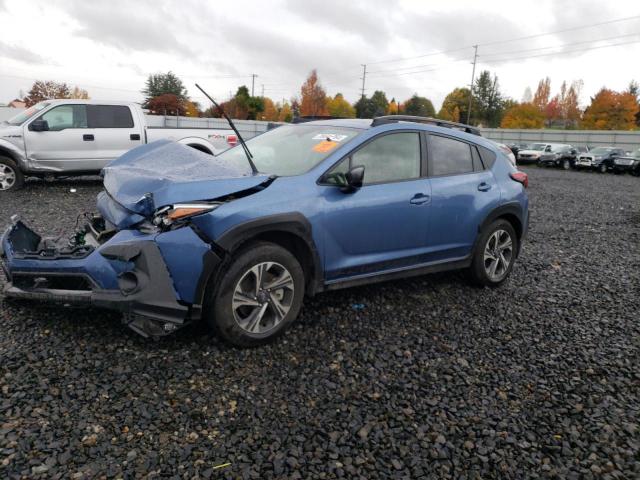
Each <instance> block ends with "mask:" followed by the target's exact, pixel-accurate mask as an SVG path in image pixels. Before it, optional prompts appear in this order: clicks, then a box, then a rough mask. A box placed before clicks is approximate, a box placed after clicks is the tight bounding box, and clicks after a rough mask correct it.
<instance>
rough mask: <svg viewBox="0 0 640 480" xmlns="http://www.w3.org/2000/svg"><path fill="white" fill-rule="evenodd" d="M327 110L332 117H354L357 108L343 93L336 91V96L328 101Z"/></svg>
mask: <svg viewBox="0 0 640 480" xmlns="http://www.w3.org/2000/svg"><path fill="white" fill-rule="evenodd" d="M327 110H328V111H329V115H331V116H332V117H339V118H354V117H355V116H356V109H355V108H353V106H351V104H350V103H349V102H347V101H346V100H345V99H344V97H343V96H342V94H341V93H336V96H335V97H333V98H331V99H329V100H328V101H327Z"/></svg>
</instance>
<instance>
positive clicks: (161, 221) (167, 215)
mask: <svg viewBox="0 0 640 480" xmlns="http://www.w3.org/2000/svg"><path fill="white" fill-rule="evenodd" d="M220 205H221V204H220V203H204V202H203V203H176V204H175V205H169V206H166V207H163V208H160V209H159V210H157V211H156V213H155V215H154V217H153V224H154V225H158V226H166V227H168V226H169V225H173V224H174V223H177V222H181V221H183V220H186V219H188V218H191V217H195V216H196V215H202V214H203V213H209V212H211V211H213V210H215V209H216V208H218V207H219V206H220Z"/></svg>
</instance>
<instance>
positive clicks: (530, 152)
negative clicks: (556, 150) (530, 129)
mask: <svg viewBox="0 0 640 480" xmlns="http://www.w3.org/2000/svg"><path fill="white" fill-rule="evenodd" d="M521 153H525V154H527V155H531V154H535V155H542V154H543V153H545V152H543V151H541V150H518V155H519V154H521ZM547 153H549V152H547Z"/></svg>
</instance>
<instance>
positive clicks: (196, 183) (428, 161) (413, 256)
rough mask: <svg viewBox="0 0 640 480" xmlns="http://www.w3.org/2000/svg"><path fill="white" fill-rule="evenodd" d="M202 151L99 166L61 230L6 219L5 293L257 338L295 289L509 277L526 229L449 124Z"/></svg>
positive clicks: (271, 327)
mask: <svg viewBox="0 0 640 480" xmlns="http://www.w3.org/2000/svg"><path fill="white" fill-rule="evenodd" d="M246 147H247V150H249V151H250V155H251V156H252V161H253V165H252V163H251V162H250V161H249V160H248V155H249V153H248V152H247V151H246V150H245V149H244V148H243V146H242V145H240V146H237V147H235V148H232V149H230V150H227V151H226V152H224V153H222V154H221V155H219V156H217V157H212V156H209V155H206V154H204V153H201V152H198V151H196V150H193V149H190V148H188V147H184V146H182V145H179V144H175V143H171V142H167V141H161V142H156V143H153V144H149V145H145V146H141V147H138V148H136V149H134V150H131V151H130V152H128V153H126V154H125V155H123V156H122V157H120V158H119V159H117V160H115V161H114V162H113V163H111V164H110V165H109V166H108V167H106V168H105V169H104V171H103V175H104V191H103V192H102V193H100V194H99V195H98V199H97V208H98V211H99V213H95V214H85V215H84V216H85V218H86V223H85V225H84V226H83V227H82V228H80V229H78V230H77V231H76V232H75V233H74V234H73V235H72V236H71V238H69V239H66V240H64V241H61V240H58V239H55V238H45V237H41V236H40V235H38V234H37V233H35V232H34V231H32V230H31V229H30V228H28V227H27V226H26V224H25V223H23V222H22V221H21V220H20V219H19V218H17V217H15V216H14V217H13V219H12V225H11V226H10V227H9V228H8V229H7V231H6V232H5V233H4V235H3V237H2V242H1V245H2V248H1V249H0V255H1V257H2V262H1V263H2V264H3V267H4V270H5V272H6V274H7V278H8V280H9V282H8V284H7V285H6V288H5V294H6V295H7V296H9V297H15V298H22V299H32V300H42V301H53V302H58V303H63V304H67V303H69V304H78V303H80V304H87V305H94V306H97V307H104V308H109V309H115V310H118V311H121V312H123V313H124V321H125V322H126V323H127V324H128V325H129V326H130V327H131V328H133V329H134V330H135V331H137V332H139V333H141V334H143V335H146V336H153V337H155V336H160V335H164V334H167V333H170V332H172V331H175V330H176V329H178V328H180V327H181V326H184V325H187V324H189V323H192V322H194V321H197V320H199V319H201V318H203V319H206V320H207V321H208V322H209V324H210V325H211V326H212V327H213V328H214V329H215V330H216V331H217V332H218V333H219V334H220V335H221V336H222V337H224V338H225V339H226V340H227V341H229V342H231V343H233V344H235V345H238V346H252V345H258V344H262V343H265V342H266V341H269V340H271V339H273V338H275V337H276V336H278V335H279V334H281V333H282V332H283V331H284V330H285V329H286V328H287V326H288V325H290V324H291V323H292V322H293V321H294V320H295V319H296V317H297V316H298V313H299V312H300V308H301V306H302V302H303V299H304V296H305V295H314V294H316V293H319V292H322V291H326V290H334V289H338V288H344V287H349V286H353V285H360V284H366V283H371V282H377V281H381V280H388V279H396V278H401V277H409V276H412V275H421V274H425V273H429V272H436V271H442V270H450V269H467V270H468V272H469V274H470V276H471V278H472V279H473V280H474V281H475V282H476V283H478V284H480V285H485V286H490V287H493V286H498V285H500V284H501V283H502V282H504V281H505V279H506V278H507V277H508V276H509V274H510V272H511V269H512V268H513V264H514V261H515V259H516V257H517V256H518V253H519V252H520V249H521V245H522V241H523V239H524V237H525V235H526V233H527V225H528V199H527V195H526V193H525V187H526V186H527V182H528V180H527V176H526V174H525V173H523V172H519V171H518V170H516V168H515V167H513V166H512V165H511V163H510V162H509V160H508V159H507V157H506V156H505V155H504V154H503V153H502V152H501V151H500V150H499V149H498V148H497V147H496V146H495V144H494V143H492V142H490V141H487V140H485V139H484V138H482V137H481V136H479V132H477V130H475V129H473V128H472V127H468V126H465V125H461V124H453V123H449V122H442V121H438V120H433V119H425V118H418V117H405V116H392V117H379V118H376V119H374V120H373V121H372V120H355V119H353V120H324V121H313V122H308V123H304V124H297V125H287V126H281V127H279V128H276V129H274V130H272V131H269V132H267V133H265V134H263V135H260V136H258V137H255V138H253V139H251V140H249V141H248V142H246Z"/></svg>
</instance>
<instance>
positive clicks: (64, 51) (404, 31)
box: [0, 0, 640, 108]
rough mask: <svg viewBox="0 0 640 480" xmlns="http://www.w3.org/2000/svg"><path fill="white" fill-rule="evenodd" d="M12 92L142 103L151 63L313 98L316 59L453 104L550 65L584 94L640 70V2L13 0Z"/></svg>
mask: <svg viewBox="0 0 640 480" xmlns="http://www.w3.org/2000/svg"><path fill="white" fill-rule="evenodd" d="M0 25H2V34H1V35H0V103H2V102H8V101H10V100H11V99H13V98H14V97H16V96H18V94H19V92H20V90H22V91H28V89H29V87H30V85H31V84H32V83H33V80H35V79H51V80H57V81H64V82H67V83H68V84H70V85H78V86H80V87H82V88H85V89H86V90H88V91H89V93H90V95H91V97H92V98H95V99H111V100H117V99H122V100H133V101H140V100H141V98H142V96H141V94H140V89H141V88H142V87H143V86H144V81H145V78H146V76H147V75H148V74H149V73H154V72H163V71H167V70H172V71H173V72H175V73H177V74H178V75H179V76H180V77H181V78H182V79H183V81H184V82H185V85H186V87H187V88H188V90H189V92H190V93H191V94H192V97H193V98H194V99H195V100H198V101H201V102H202V103H205V101H204V99H203V98H202V97H201V96H200V95H198V93H199V92H197V90H196V89H195V87H194V85H193V84H194V83H195V82H196V81H197V82H199V83H201V84H202V85H203V86H205V88H207V89H208V90H209V92H210V93H211V94H212V95H214V96H215V97H217V98H218V99H223V100H224V99H225V98H227V97H228V96H229V94H230V92H232V91H235V90H236V88H237V87H238V86H239V85H242V84H246V85H248V86H249V87H251V76H250V75H251V74H256V75H258V77H257V78H256V79H255V91H256V94H260V93H261V92H262V88H264V94H265V95H266V96H269V97H272V98H273V99H275V100H281V99H282V98H287V99H288V98H290V97H292V96H295V95H299V89H300V85H301V84H302V82H303V81H304V79H305V77H306V75H307V74H308V73H309V71H310V70H311V69H313V68H316V69H317V70H318V75H319V77H320V80H321V82H322V84H323V85H324V86H325V88H326V90H327V92H328V93H329V94H335V93H336V92H342V93H343V94H344V95H345V96H346V97H347V98H348V99H349V100H351V101H355V100H356V99H357V98H358V96H359V94H360V88H361V86H362V80H361V77H362V66H361V65H362V64H367V70H368V72H369V73H368V74H367V81H366V85H365V88H366V93H368V94H371V93H372V92H373V91H374V90H377V89H379V90H384V91H385V92H386V93H387V96H388V98H389V99H391V97H396V98H398V99H401V100H404V99H406V98H408V97H409V96H411V95H412V94H413V93H414V92H417V93H418V94H420V95H424V96H427V97H429V98H431V99H432V100H433V102H434V104H435V105H436V108H438V107H439V106H440V103H441V102H442V100H443V98H444V96H445V95H446V94H447V93H448V92H449V91H451V90H452V89H453V88H454V87H457V86H464V85H465V84H468V83H469V81H470V77H471V63H470V62H471V60H472V58H473V47H472V45H475V44H477V45H479V47H478V71H479V70H484V69H488V70H490V71H491V72H493V73H495V74H497V75H498V78H499V82H500V85H501V87H502V90H503V92H504V93H505V94H506V95H508V96H510V97H512V98H514V99H516V100H520V99H521V98H522V96H523V93H524V90H525V88H526V87H527V86H530V87H531V88H532V89H534V90H535V86H536V84H537V82H538V80H539V79H540V78H541V77H544V76H549V77H551V80H552V89H553V91H554V93H555V91H556V90H557V89H558V88H559V87H560V84H561V82H562V81H563V80H567V81H569V82H570V81H571V80H574V79H582V80H583V81H584V88H583V92H582V98H581V102H582V103H583V104H584V103H585V102H588V100H589V96H590V95H593V94H594V93H595V92H596V91H597V90H598V89H599V88H601V87H602V86H607V87H609V88H613V89H619V90H622V89H624V88H626V87H627V85H628V84H629V81H630V80H632V79H636V80H639V81H640V66H639V65H640V63H639V62H638V60H637V59H638V58H640V2H638V0H628V1H615V2H602V1H600V0H597V1H591V0H584V1H583V0H569V1H565V0H556V1H553V0H535V1H528V0H522V1H517V2H516V1H513V0H509V1H501V0H499V1H490V2H478V1H465V0H452V1H447V2H435V1H426V0H422V1H419V0H398V1H393V0H350V1H345V0H262V1H259V0H253V1H248V0H234V1H224V0H219V1H213V0H210V1H206V0H182V1H177V0H176V1H168V0H167V1H158V0H136V1H135V2H134V1H129V0H111V1H85V0H46V1H40V0H29V1H23V0H0ZM540 34H548V35H540Z"/></svg>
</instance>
